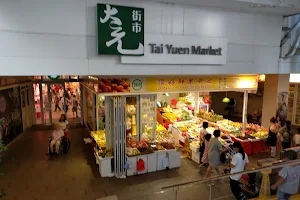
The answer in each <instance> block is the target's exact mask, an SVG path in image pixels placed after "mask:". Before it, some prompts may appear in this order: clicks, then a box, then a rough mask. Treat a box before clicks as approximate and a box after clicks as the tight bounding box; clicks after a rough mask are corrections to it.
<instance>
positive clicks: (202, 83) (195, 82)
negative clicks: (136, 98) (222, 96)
mask: <svg viewBox="0 0 300 200" xmlns="http://www.w3.org/2000/svg"><path fill="white" fill-rule="evenodd" d="M213 84H214V83H213V81H212V79H209V78H207V79H205V78H203V79H201V78H198V79H195V78H178V79H176V78H171V79H169V78H165V79H158V80H157V91H184V90H187V91H191V90H201V89H209V88H212V87H213ZM147 85H148V82H147Z"/></svg>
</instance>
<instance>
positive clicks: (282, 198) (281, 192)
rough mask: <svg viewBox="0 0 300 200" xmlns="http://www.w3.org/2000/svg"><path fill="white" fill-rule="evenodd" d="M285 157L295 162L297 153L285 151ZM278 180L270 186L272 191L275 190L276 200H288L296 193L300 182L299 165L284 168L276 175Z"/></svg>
mask: <svg viewBox="0 0 300 200" xmlns="http://www.w3.org/2000/svg"><path fill="white" fill-rule="evenodd" d="M284 154H285V157H287V158H288V160H296V159H297V153H296V152H295V151H292V150H289V151H286V152H285V153H284ZM278 175H279V179H278V180H277V181H276V183H275V184H273V185H272V186H271V189H272V190H276V189H277V194H276V196H277V199H278V200H288V199H290V197H291V196H292V195H293V194H297V193H298V189H299V181H300V165H290V166H285V167H283V168H282V170H280V171H279V173H278Z"/></svg>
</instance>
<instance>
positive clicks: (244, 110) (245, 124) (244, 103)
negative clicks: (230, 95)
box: [243, 91, 248, 130]
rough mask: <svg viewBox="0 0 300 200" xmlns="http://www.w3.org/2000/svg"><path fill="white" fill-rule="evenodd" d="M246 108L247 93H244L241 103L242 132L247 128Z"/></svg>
mask: <svg viewBox="0 0 300 200" xmlns="http://www.w3.org/2000/svg"><path fill="white" fill-rule="evenodd" d="M247 108H248V91H244V102H243V130H245V129H246V126H247V113H248V111H247Z"/></svg>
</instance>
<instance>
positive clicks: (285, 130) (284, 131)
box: [279, 121, 292, 149]
mask: <svg viewBox="0 0 300 200" xmlns="http://www.w3.org/2000/svg"><path fill="white" fill-rule="evenodd" d="M279 133H280V139H281V145H282V149H288V148H291V139H292V131H291V121H286V122H285V125H284V126H283V127H282V128H280V129H279Z"/></svg>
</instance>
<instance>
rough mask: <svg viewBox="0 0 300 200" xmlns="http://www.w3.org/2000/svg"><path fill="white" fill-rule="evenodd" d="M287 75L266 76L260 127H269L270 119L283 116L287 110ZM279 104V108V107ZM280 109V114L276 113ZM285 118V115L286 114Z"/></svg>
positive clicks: (288, 77) (288, 76)
mask: <svg viewBox="0 0 300 200" xmlns="http://www.w3.org/2000/svg"><path fill="white" fill-rule="evenodd" d="M289 80H290V75H289V74H271V75H266V80H265V85H264V96H263V106H262V126H264V127H269V126H270V118H272V117H276V114H277V116H278V113H281V116H284V115H283V113H284V112H287V109H288V105H287V104H288V91H289ZM279 104H280V106H279ZM279 107H280V109H281V110H280V112H277V110H278V108H279ZM286 116H287V114H286Z"/></svg>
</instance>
